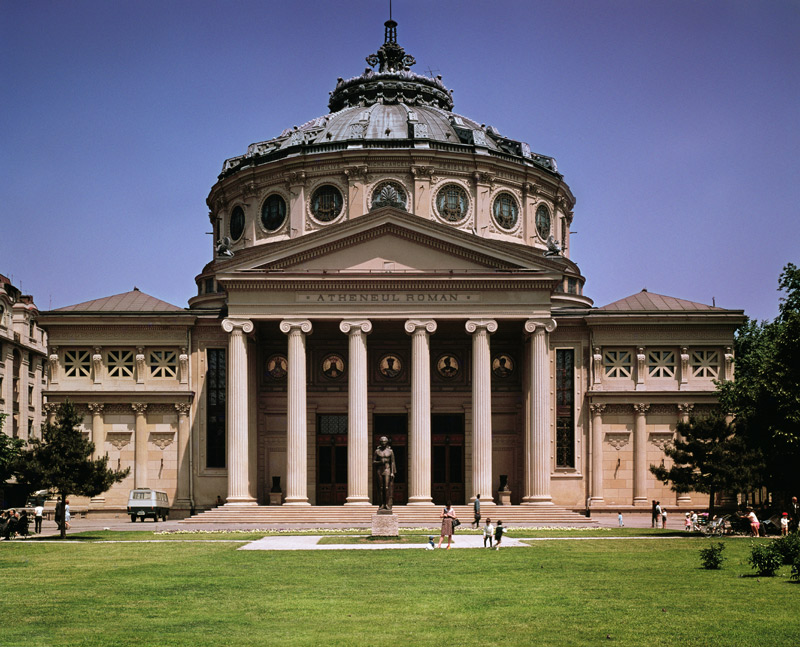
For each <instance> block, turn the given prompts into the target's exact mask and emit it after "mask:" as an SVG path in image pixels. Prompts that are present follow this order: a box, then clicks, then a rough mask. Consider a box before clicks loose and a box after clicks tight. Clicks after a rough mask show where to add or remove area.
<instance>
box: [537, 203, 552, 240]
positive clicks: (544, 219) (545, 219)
mask: <svg viewBox="0 0 800 647" xmlns="http://www.w3.org/2000/svg"><path fill="white" fill-rule="evenodd" d="M536 231H537V232H538V234H539V238H541V239H542V240H547V237H548V236H549V235H550V210H549V209H548V208H547V207H546V206H545V205H543V204H540V205H539V207H538V208H537V209H536Z"/></svg>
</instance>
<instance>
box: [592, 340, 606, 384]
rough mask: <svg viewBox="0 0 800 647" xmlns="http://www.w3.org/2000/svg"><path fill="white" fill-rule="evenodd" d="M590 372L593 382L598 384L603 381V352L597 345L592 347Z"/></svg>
mask: <svg viewBox="0 0 800 647" xmlns="http://www.w3.org/2000/svg"><path fill="white" fill-rule="evenodd" d="M592 374H593V375H594V383H595V384H600V383H602V381H603V353H602V352H601V349H600V347H599V346H595V347H594V353H593V354H592Z"/></svg>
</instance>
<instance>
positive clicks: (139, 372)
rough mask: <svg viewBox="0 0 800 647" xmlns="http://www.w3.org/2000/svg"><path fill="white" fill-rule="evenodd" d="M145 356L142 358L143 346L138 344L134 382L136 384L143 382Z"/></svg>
mask: <svg viewBox="0 0 800 647" xmlns="http://www.w3.org/2000/svg"><path fill="white" fill-rule="evenodd" d="M145 368H146V364H145V358H144V348H143V347H142V346H139V347H138V348H137V349H136V382H137V384H143V383H144V375H145Z"/></svg>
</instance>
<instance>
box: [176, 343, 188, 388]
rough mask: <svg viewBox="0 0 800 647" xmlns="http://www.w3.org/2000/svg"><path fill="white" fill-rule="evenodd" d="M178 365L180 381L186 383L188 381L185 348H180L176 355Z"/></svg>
mask: <svg viewBox="0 0 800 647" xmlns="http://www.w3.org/2000/svg"><path fill="white" fill-rule="evenodd" d="M178 367H179V371H180V383H181V384H187V383H188V382H189V355H188V354H187V353H186V348H181V354H180V355H179V356H178Z"/></svg>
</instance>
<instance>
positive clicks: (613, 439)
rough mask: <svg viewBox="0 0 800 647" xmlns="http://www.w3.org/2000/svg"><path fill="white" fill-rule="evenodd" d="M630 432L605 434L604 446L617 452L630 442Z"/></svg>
mask: <svg viewBox="0 0 800 647" xmlns="http://www.w3.org/2000/svg"><path fill="white" fill-rule="evenodd" d="M630 437H631V434H630V432H616V433H607V434H606V444H608V445H611V446H612V447H613V448H614V449H616V450H617V451H619V450H620V449H622V448H623V447H625V446H626V445H627V444H628V443H629V442H630Z"/></svg>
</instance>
